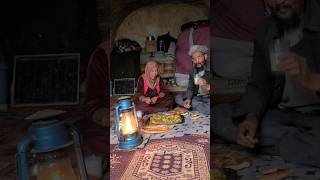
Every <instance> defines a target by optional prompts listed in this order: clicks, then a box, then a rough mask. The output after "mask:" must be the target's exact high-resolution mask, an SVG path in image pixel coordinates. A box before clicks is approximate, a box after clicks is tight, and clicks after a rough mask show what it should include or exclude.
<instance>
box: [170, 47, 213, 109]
mask: <svg viewBox="0 0 320 180" xmlns="http://www.w3.org/2000/svg"><path fill="white" fill-rule="evenodd" d="M207 53H208V48H207V47H206V46H203V45H192V46H191V47H190V49H189V53H188V54H189V56H191V57H192V64H193V68H192V72H191V73H190V74H189V83H188V89H187V93H186V95H185V96H182V95H177V96H176V98H175V99H176V103H177V104H179V105H181V106H184V107H185V108H187V109H190V108H192V110H197V111H199V112H202V113H204V114H209V113H210V98H209V97H210V66H209V64H208V61H207V59H208V55H207Z"/></svg>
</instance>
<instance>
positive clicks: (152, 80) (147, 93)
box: [134, 61, 174, 114]
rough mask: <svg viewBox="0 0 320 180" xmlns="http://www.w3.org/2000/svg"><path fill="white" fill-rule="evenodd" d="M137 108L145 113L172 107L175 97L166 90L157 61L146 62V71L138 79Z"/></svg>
mask: <svg viewBox="0 0 320 180" xmlns="http://www.w3.org/2000/svg"><path fill="white" fill-rule="evenodd" d="M134 99H135V104H136V109H137V110H140V111H142V112H143V113H145V114H150V113H155V112H159V111H167V110H169V109H171V108H172V106H173V103H174V100H173V97H172V96H171V95H170V94H169V93H168V92H167V91H166V89H165V87H164V83H163V81H162V80H161V77H160V74H159V65H158V64H157V63H156V62H155V61H149V62H148V63H147V64H146V67H145V72H144V74H142V75H141V76H140V77H139V79H138V84H137V91H136V94H135V97H134Z"/></svg>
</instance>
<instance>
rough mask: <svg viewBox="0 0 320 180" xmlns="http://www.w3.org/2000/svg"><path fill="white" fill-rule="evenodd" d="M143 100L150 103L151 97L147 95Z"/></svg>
mask: <svg viewBox="0 0 320 180" xmlns="http://www.w3.org/2000/svg"><path fill="white" fill-rule="evenodd" d="M143 102H145V103H146V104H151V99H150V98H149V97H145V98H144V99H143Z"/></svg>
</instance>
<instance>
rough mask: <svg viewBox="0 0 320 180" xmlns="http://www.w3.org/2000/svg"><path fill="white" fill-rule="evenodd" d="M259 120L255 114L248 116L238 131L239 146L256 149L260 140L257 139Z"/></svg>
mask: <svg viewBox="0 0 320 180" xmlns="http://www.w3.org/2000/svg"><path fill="white" fill-rule="evenodd" d="M257 127H258V118H257V116H256V115H255V114H248V115H247V117H246V119H245V120H244V121H243V122H242V123H241V124H240V125H239V127H238V129H237V135H236V141H237V143H238V144H240V145H242V146H245V147H250V148H254V147H255V145H256V143H257V142H258V139H257V137H256V132H257Z"/></svg>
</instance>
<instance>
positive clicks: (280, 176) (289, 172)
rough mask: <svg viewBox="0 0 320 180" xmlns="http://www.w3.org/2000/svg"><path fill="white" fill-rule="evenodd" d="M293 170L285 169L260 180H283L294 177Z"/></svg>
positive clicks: (265, 175) (264, 176)
mask: <svg viewBox="0 0 320 180" xmlns="http://www.w3.org/2000/svg"><path fill="white" fill-rule="evenodd" d="M292 175H293V170H292V169H284V170H278V171H275V172H272V173H268V174H264V175H262V176H261V178H260V180H281V179H283V178H285V177H288V176H292Z"/></svg>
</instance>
